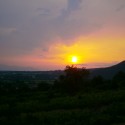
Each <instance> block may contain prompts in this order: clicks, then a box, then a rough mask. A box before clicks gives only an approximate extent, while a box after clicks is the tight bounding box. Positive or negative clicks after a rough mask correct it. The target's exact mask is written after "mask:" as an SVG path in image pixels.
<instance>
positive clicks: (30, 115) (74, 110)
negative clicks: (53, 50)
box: [0, 66, 125, 125]
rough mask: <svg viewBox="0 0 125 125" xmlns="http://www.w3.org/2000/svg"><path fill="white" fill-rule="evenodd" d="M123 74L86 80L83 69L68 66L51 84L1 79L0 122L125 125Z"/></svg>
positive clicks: (45, 124) (16, 124) (14, 124)
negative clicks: (110, 78)
mask: <svg viewBox="0 0 125 125" xmlns="http://www.w3.org/2000/svg"><path fill="white" fill-rule="evenodd" d="M124 76H125V73H124V72H119V73H117V74H116V75H115V76H114V77H113V79H112V80H105V79H103V78H102V77H101V76H97V77H94V78H93V79H89V71H88V70H86V69H85V68H83V69H78V68H77V67H74V66H71V67H70V66H67V67H66V69H65V74H64V75H61V76H60V77H59V78H58V79H57V80H55V82H54V84H52V83H50V82H49V83H47V81H40V80H39V82H38V80H37V79H36V81H37V82H36V81H35V80H33V81H34V83H35V84H33V81H31V83H32V84H31V83H30V84H29V83H28V84H27V82H26V83H25V84H24V83H23V84H21V83H17V81H15V83H13V84H12V82H11V81H10V82H5V81H4V80H3V81H4V82H3V81H2V80H1V81H0V125H11V124H12V125H22V124H23V125H124V124H125V77H124ZM24 81H25V80H24ZM36 83H37V84H36ZM30 85H31V86H30ZM75 88H76V89H75Z"/></svg>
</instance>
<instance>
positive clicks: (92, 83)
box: [0, 65, 125, 94]
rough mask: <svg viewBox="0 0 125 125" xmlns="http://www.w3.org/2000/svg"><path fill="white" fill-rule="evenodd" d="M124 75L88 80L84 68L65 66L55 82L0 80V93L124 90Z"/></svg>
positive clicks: (121, 73)
mask: <svg viewBox="0 0 125 125" xmlns="http://www.w3.org/2000/svg"><path fill="white" fill-rule="evenodd" d="M124 88H125V73H124V72H122V71H119V72H118V73H117V74H116V75H114V77H113V78H112V79H110V80H106V79H104V78H103V77H102V76H95V77H93V78H90V72H89V70H87V69H86V68H77V67H76V66H74V65H72V66H66V68H65V69H64V73H63V74H62V75H60V76H59V77H58V78H57V79H56V80H54V81H53V80H48V81H47V80H44V81H43V80H38V79H37V78H36V79H34V80H30V79H29V80H28V81H27V80H26V81H25V80H22V79H18V78H17V79H16V80H15V81H14V80H12V81H11V80H9V81H5V80H1V81H0V93H9V92H10V93H14V92H25V91H54V92H60V93H67V94H76V93H78V92H81V91H82V92H84V91H85V92H87V91H94V90H95V91H96V90H100V91H101V90H109V89H124Z"/></svg>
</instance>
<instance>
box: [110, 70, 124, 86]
mask: <svg viewBox="0 0 125 125" xmlns="http://www.w3.org/2000/svg"><path fill="white" fill-rule="evenodd" d="M112 84H113V85H114V87H115V88H117V87H125V73H124V72H123V71H119V72H118V73H117V74H116V75H115V76H114V77H113V79H112Z"/></svg>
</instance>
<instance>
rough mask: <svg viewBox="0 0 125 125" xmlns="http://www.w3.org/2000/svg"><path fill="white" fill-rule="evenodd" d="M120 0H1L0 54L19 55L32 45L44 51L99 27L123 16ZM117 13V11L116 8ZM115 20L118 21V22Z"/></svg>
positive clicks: (92, 31) (70, 41) (28, 50)
mask: <svg viewBox="0 0 125 125" xmlns="http://www.w3.org/2000/svg"><path fill="white" fill-rule="evenodd" d="M122 4H123V5H124V4H125V2H124V1H123V0H119V1H118V0H115V2H114V1H113V0H111V1H109V0H105V1H104V0H94V1H93V0H60V1H57V0H52V1H49V0H43V1H39V0H36V1H35V2H34V1H33V0H26V1H18V2H17V0H11V1H10V0H6V1H4V0H2V2H1V4H0V53H2V54H3V55H4V54H5V55H8V56H9V55H10V54H11V55H21V54H22V55H23V54H25V53H30V52H31V51H33V50H34V49H35V48H41V49H42V50H43V51H47V50H48V48H49V46H51V45H53V44H55V43H57V42H62V43H64V44H67V45H68V44H72V43H73V42H74V41H76V40H77V39H79V37H84V36H88V35H90V34H92V33H94V32H97V31H98V30H100V29H102V28H103V27H104V26H105V24H106V23H108V21H109V20H111V21H112V22H114V21H115V20H116V19H117V20H118V19H119V20H120V19H121V17H122V18H123V17H124V15H123V13H120V14H121V15H120V14H119V15H120V16H119V18H117V15H116V16H114V15H115V14H116V10H122V11H124V9H123V8H124V7H123V6H121V5H122ZM119 12H121V11H119ZM118 22H119V21H118Z"/></svg>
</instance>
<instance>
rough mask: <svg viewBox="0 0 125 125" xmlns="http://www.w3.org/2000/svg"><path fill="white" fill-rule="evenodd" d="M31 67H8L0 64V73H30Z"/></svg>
mask: <svg viewBox="0 0 125 125" xmlns="http://www.w3.org/2000/svg"><path fill="white" fill-rule="evenodd" d="M32 70H34V69H33V68H31V67H21V66H9V65H3V64H0V71H32Z"/></svg>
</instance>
